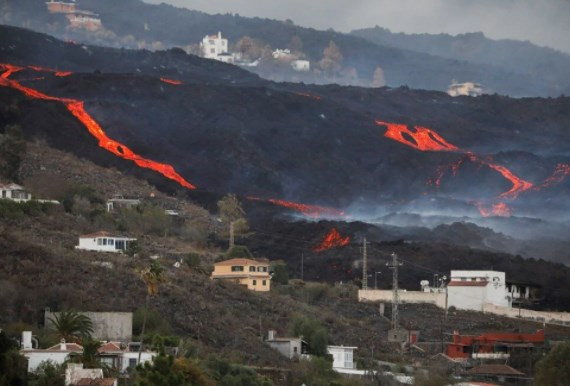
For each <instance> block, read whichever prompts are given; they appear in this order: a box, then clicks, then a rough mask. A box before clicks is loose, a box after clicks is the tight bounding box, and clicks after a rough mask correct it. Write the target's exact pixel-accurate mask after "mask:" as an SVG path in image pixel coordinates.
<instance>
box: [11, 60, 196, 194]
mask: <svg viewBox="0 0 570 386" xmlns="http://www.w3.org/2000/svg"><path fill="white" fill-rule="evenodd" d="M30 68H32V69H33V70H35V71H44V69H42V68H41V67H30ZM0 69H2V70H3V71H5V72H4V73H3V74H2V75H1V77H0V86H4V87H10V88H13V89H16V90H19V91H21V92H22V93H24V94H25V95H27V96H29V97H31V98H35V99H42V100H49V101H57V102H61V103H63V104H64V105H65V107H66V108H67V109H68V110H69V111H70V112H71V114H73V116H75V117H76V118H77V119H78V120H79V121H80V122H81V123H82V124H83V125H84V126H85V127H86V128H87V130H88V131H89V133H90V134H91V135H92V136H94V137H95V138H97V140H98V141H99V146H100V147H102V148H104V149H106V150H107V151H109V152H111V153H113V154H115V155H117V156H119V157H121V158H124V159H126V160H130V161H133V162H134V163H135V164H137V165H138V166H140V167H143V168H146V169H150V170H154V171H156V172H158V173H160V174H162V175H163V176H164V177H166V178H169V179H171V180H174V181H176V182H178V183H179V184H180V185H182V186H184V187H186V188H188V189H196V187H195V186H194V185H192V184H191V183H189V182H188V181H186V180H185V179H184V178H183V177H182V176H180V175H179V174H178V173H177V172H176V171H175V170H174V168H173V167H172V166H171V165H168V164H163V163H159V162H155V161H151V160H148V159H146V158H143V157H141V156H140V155H138V154H136V153H134V152H133V151H132V150H131V149H129V148H128V147H127V146H125V145H123V144H121V143H119V142H117V141H114V140H112V139H110V138H109V137H108V136H107V135H106V134H105V132H104V131H103V129H102V128H101V126H99V124H98V123H97V122H96V121H95V119H93V117H91V115H89V114H88V113H87V111H85V107H84V104H83V102H82V101H79V100H76V99H70V98H59V97H54V96H50V95H46V94H44V93H42V92H40V91H37V90H34V89H32V88H29V87H25V86H23V85H21V84H20V83H19V82H16V81H14V80H10V79H8V78H9V77H10V75H11V74H13V73H15V72H18V71H22V70H23V68H22V67H17V66H12V65H9V64H0ZM45 71H50V72H51V70H45Z"/></svg>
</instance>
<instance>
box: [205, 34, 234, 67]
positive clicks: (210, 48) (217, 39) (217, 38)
mask: <svg viewBox="0 0 570 386" xmlns="http://www.w3.org/2000/svg"><path fill="white" fill-rule="evenodd" d="M200 47H201V48H202V53H203V54H204V57H205V58H208V59H216V60H222V59H221V57H223V54H227V53H228V39H224V38H222V33H221V32H218V34H217V35H206V36H205V37H204V39H202V42H201V43H200ZM223 61H225V60H223Z"/></svg>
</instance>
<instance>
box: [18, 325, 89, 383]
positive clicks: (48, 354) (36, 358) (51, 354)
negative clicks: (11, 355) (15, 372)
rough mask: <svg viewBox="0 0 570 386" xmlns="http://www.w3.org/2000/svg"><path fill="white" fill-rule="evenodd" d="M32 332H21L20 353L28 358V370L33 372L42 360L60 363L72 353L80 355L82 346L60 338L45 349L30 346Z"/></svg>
mask: <svg viewBox="0 0 570 386" xmlns="http://www.w3.org/2000/svg"><path fill="white" fill-rule="evenodd" d="M31 337H32V333H31V332H30V331H24V332H23V333H22V349H21V350H20V353H21V354H22V355H23V356H25V357H26V358H28V372H29V373H30V372H31V373H33V372H34V371H36V369H37V368H38V366H39V365H40V364H41V363H42V362H46V361H51V362H52V363H54V364H58V365H61V364H63V363H64V362H65V361H66V360H68V359H69V357H70V356H72V355H80V354H81V353H83V347H82V346H80V345H78V344H77V343H66V342H65V340H63V339H62V341H61V343H59V344H56V345H55V346H52V347H50V348H47V349H45V350H41V349H37V348H32V343H31Z"/></svg>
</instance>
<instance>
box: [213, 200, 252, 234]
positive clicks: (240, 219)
mask: <svg viewBox="0 0 570 386" xmlns="http://www.w3.org/2000/svg"><path fill="white" fill-rule="evenodd" d="M218 211H219V214H220V221H221V224H222V229H221V231H220V235H221V236H222V237H225V238H229V234H230V227H231V226H232V224H233V228H234V237H237V236H244V235H245V234H246V233H247V232H248V231H249V225H248V223H247V219H246V218H245V211H244V210H243V208H242V205H241V202H240V201H239V199H238V198H237V196H236V195H235V194H228V195H227V196H225V197H224V198H222V199H221V200H220V201H218Z"/></svg>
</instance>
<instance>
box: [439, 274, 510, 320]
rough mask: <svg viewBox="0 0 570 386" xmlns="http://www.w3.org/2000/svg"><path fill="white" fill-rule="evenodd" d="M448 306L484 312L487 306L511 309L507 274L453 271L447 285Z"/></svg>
mask: <svg viewBox="0 0 570 386" xmlns="http://www.w3.org/2000/svg"><path fill="white" fill-rule="evenodd" d="M447 296H448V300H447V301H448V306H449V307H452V306H453V307H455V308H457V309H462V310H473V311H483V306H484V305H485V304H492V305H495V306H503V307H510V306H511V304H512V299H511V296H510V293H509V292H508V290H507V285H506V280H505V273H504V272H498V271H451V281H450V282H449V283H448V284H447Z"/></svg>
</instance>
